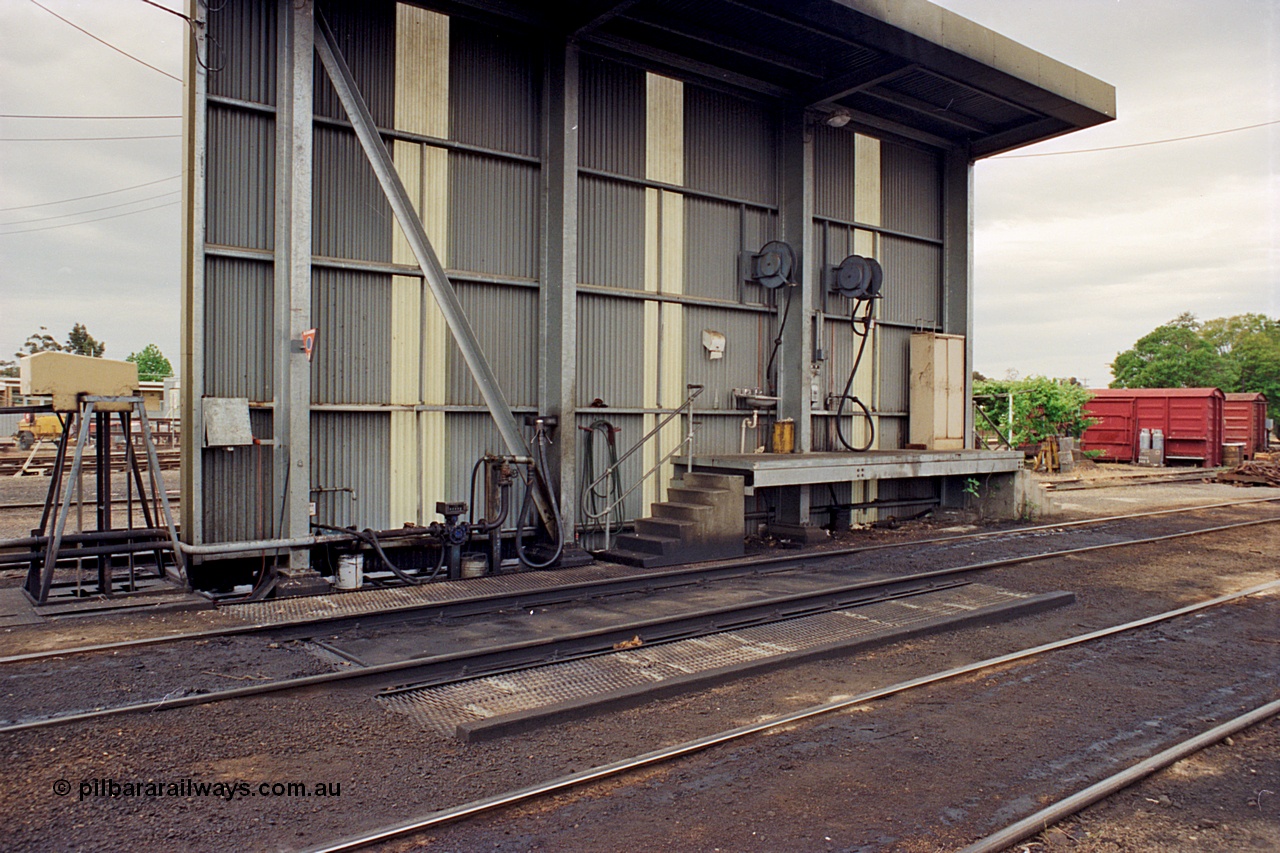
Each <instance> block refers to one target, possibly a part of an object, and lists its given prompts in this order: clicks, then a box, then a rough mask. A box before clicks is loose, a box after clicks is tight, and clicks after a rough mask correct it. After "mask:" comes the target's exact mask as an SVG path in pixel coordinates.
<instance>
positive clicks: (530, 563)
mask: <svg viewBox="0 0 1280 853" xmlns="http://www.w3.org/2000/svg"><path fill="white" fill-rule="evenodd" d="M548 441H549V439H548V438H547V428H546V425H545V424H544V423H543V421H542V419H541V418H539V419H538V420H537V421H536V422H535V424H534V428H533V457H532V458H533V464H532V465H530V466H529V467H530V471H529V482H528V484H527V485H526V487H525V490H524V500H522V501H521V502H520V514H519V515H518V516H517V517H516V556H517V557H519V558H520V563H521V564H522V565H523V566H525V567H526V568H530V569H546V568H550V567H551V566H553V565H555V562H556V561H557V560H559V559H560V554H561V552H563V551H564V521H563V519H561V518H560V504H559V503H558V502H557V501H556V495H555V491H554V490H553V489H552V488H551V484H550V483H549V482H548V481H547V477H546V470H547V450H546V446H547V442H548ZM534 489H541V490H542V496H543V498H544V499H545V500H546V502H547V506H549V507H551V515H552V519H553V522H554V524H555V528H556V529H555V531H554V533H555V542H556V547H555V551H554V552H553V553H552V555H551V556H550V557H549V558H548V559H546V560H543V561H541V562H538V561H536V560H531V559H529V556H528V555H527V554H525V550H524V536H525V530H526V528H527V526H528V521H529V515H530V514H531V511H532V510H533V490H534Z"/></svg>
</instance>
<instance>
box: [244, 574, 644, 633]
mask: <svg viewBox="0 0 1280 853" xmlns="http://www.w3.org/2000/svg"><path fill="white" fill-rule="evenodd" d="M636 574H637V570H636V569H634V568H631V567H629V566H612V567H610V568H602V567H601V566H598V565H597V566H584V567H582V568H577V569H558V570H556V571H554V572H522V573H515V574H509V575H497V576H492V577H483V578H474V579H471V580H465V581H443V582H440V583H428V584H422V585H421V586H402V587H394V588H391V589H369V590H357V591H355V592H339V593H332V594H329V595H311V596H300V597H297V598H282V599H276V600H271V601H253V602H248V603H245V604H229V605H225V606H223V607H222V608H220V612H223V613H226V614H228V615H230V616H235V617H236V618H238V619H243V620H244V621H246V622H249V623H251V624H255V625H276V624H279V623H283V622H296V621H305V620H311V619H332V618H334V617H336V616H361V615H363V614H366V613H383V612H386V611H387V610H389V609H393V608H404V607H419V606H422V605H428V604H447V603H449V602H453V601H466V600H468V599H472V598H479V597H482V596H486V595H509V594H511V593H513V592H541V591H542V590H545V589H553V588H555V587H558V586H563V585H566V584H572V583H579V582H583V581H591V580H601V579H611V578H624V577H634V576H635V575H636Z"/></svg>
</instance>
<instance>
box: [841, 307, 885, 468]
mask: <svg viewBox="0 0 1280 853" xmlns="http://www.w3.org/2000/svg"><path fill="white" fill-rule="evenodd" d="M864 302H865V303H866V306H867V307H866V310H865V311H864V312H863V313H862V316H858V309H859V308H861V307H862V305H863V303H864ZM875 306H876V303H875V300H874V299H859V300H858V301H857V302H855V303H854V304H853V310H852V311H851V312H849V325H850V327H852V329H853V333H854V334H855V335H857V336H858V338H859V339H860V340H859V342H858V354H857V355H856V356H854V358H853V367H852V368H850V370H849V380H848V381H847V382H845V383H844V391H843V392H841V394H840V403H839V405H838V406H837V407H836V437H837V438H838V439H840V443H841V444H843V445H844V447H845V449H846V450H851V451H853V452H854V453H865V452H867V451H868V450H870V449H871V446H872V445H873V444H875V443H876V422H875V419H874V418H873V417H872V415H871V410H870V409H869V408H867V404H866V403H864V402H862V401H861V400H859V399H858V398H857V397H856V396H850V395H849V391H850V390H851V389H852V388H853V378H854V376H856V375H857V373H858V365H860V364H861V363H862V353H863V352H864V351H865V350H866V348H867V338H869V337H871V329H872V326H873V321H872V319H871V315H872V314H874V313H875ZM859 326H861V327H862V331H858V327H859ZM845 403H853V404H854V405H855V406H857V407H858V408H860V409H861V410H862V417H863V418H865V419H866V421H867V443H866V444H864V445H862V446H861V447H854V446H853V445H852V444H850V443H849V440H848V439H847V438H845V436H844V428H843V427H842V426H841V418H842V417H844V407H845Z"/></svg>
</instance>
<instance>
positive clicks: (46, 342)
mask: <svg viewBox="0 0 1280 853" xmlns="http://www.w3.org/2000/svg"><path fill="white" fill-rule="evenodd" d="M62 351H63V346H62V344H60V343H58V342H57V341H56V340H55V339H54V337H53V335H51V334H49V328H48V327H47V326H41V327H40V331H38V332H36V333H35V334H34V335H28V336H27V339H26V341H24V342H23V344H22V349H20V350H18V351H17V352H15V353H14V355H16V356H17V357H18V358H22V357H23V356H24V355H35V354H36V353H38V352H62Z"/></svg>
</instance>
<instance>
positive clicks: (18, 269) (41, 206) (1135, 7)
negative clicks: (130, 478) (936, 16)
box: [0, 0, 1280, 386]
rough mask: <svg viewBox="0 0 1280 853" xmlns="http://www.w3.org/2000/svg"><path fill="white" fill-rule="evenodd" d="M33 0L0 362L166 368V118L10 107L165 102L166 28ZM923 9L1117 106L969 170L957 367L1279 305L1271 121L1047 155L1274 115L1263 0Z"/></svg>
mask: <svg viewBox="0 0 1280 853" xmlns="http://www.w3.org/2000/svg"><path fill="white" fill-rule="evenodd" d="M155 2H156V3H159V4H160V5H163V6H167V7H169V8H172V9H178V8H180V7H181V2H180V0H155ZM38 3H39V5H37V0H0V116H3V117H0V359H8V358H11V357H12V354H13V353H15V352H16V351H17V350H18V349H19V348H20V347H21V345H22V343H23V341H25V340H26V338H27V336H28V335H30V334H32V333H34V332H37V331H38V330H39V327H41V326H45V327H47V328H48V330H49V332H50V333H51V334H53V335H54V336H55V337H57V338H58V339H60V340H65V338H66V334H67V332H68V331H69V330H70V328H71V326H72V325H73V324H74V323H77V322H79V323H84V324H85V325H86V326H87V327H88V329H89V331H90V333H91V334H93V335H94V336H95V337H96V338H97V339H98V340H100V341H104V342H106V344H107V350H106V355H107V357H109V358H124V357H126V356H127V355H129V354H130V353H132V352H137V351H139V350H141V349H142V348H143V347H144V346H146V345H147V344H149V343H154V344H156V345H158V346H159V347H160V349H161V350H162V351H163V352H164V353H165V354H166V355H168V356H169V357H170V359H171V360H172V361H173V363H174V367H175V368H178V367H179V365H178V358H177V356H178V352H179V337H180V325H179V321H180V316H179V310H180V304H179V301H180V287H181V285H180V277H179V259H180V253H181V207H180V204H179V201H178V200H179V195H178V192H177V191H178V188H179V181H178V177H177V176H178V175H179V173H180V171H181V161H180V140H179V139H178V138H177V134H179V133H180V121H179V120H178V119H176V118H146V119H127V120H125V119H76V120H72V119H28V118H15V117H10V116H18V115H69V116H83V115H114V116H120V115H127V116H174V115H177V114H178V113H180V111H181V93H182V86H181V84H180V83H178V82H177V81H175V80H173V79H171V78H170V77H168V76H165V73H167V74H171V75H174V76H176V77H180V76H181V73H182V70H181V62H182V46H183V40H184V39H185V38H186V33H187V28H186V24H185V22H183V21H182V20H181V19H180V18H178V17H175V16H174V15H170V14H168V13H167V12H165V11H162V10H161V9H158V8H156V7H155V6H154V5H151V4H149V3H147V2H144V0H38ZM939 5H941V6H944V7H946V8H948V9H950V10H952V11H954V12H957V13H959V14H961V15H963V16H965V17H967V18H970V19H972V20H974V21H977V22H978V23H980V24H983V25H985V26H987V27H990V28H991V29H994V30H996V31H997V32H1000V33H1002V34H1003V35H1006V36H1009V37H1010V38H1013V39H1014V40H1016V41H1020V42H1022V43H1023V44H1025V45H1027V46H1028V47H1031V48H1033V49H1035V50H1038V51H1040V52H1041V53H1045V54H1047V55H1049V56H1051V57H1053V58H1054V59H1058V60H1060V61H1062V62H1065V63H1066V64H1068V65H1071V66H1073V67H1075V68H1078V69H1080V70H1081V71H1084V72H1086V73H1088V74H1091V75H1093V76H1094V77H1098V78H1100V79H1102V80H1104V81H1106V82H1108V83H1110V84H1112V85H1113V86H1115V88H1116V99H1117V113H1118V119H1117V120H1116V121H1114V122H1110V123H1108V124H1106V125H1102V126H1100V127H1096V128H1092V129H1089V130H1086V131H1082V132H1079V133H1075V134H1070V135H1068V136H1065V137H1062V138H1060V139H1057V140H1051V141H1048V142H1044V143H1040V144H1039V145H1036V146H1030V147H1027V148H1024V149H1020V150H1018V151H1016V152H1013V154H1015V155H1026V154H1037V155H1039V154H1052V156H1036V157H1025V156H1010V155H1004V156H999V157H994V158H989V159H986V160H982V161H980V162H979V163H978V164H977V165H976V167H975V178H974V185H975V204H974V208H975V217H976V219H975V228H974V255H975V257H974V270H975V283H974V292H975V321H974V353H975V364H974V367H975V369H977V370H979V371H981V372H982V373H984V374H986V375H988V376H993V377H1004V376H1006V375H1010V373H1011V372H1016V374H1017V375H1020V376H1031V375H1037V374H1038V375H1045V376H1059V377H1067V376H1074V377H1077V378H1079V379H1080V380H1082V381H1084V382H1086V384H1090V385H1093V386H1101V385H1105V384H1107V382H1109V381H1110V378H1111V374H1110V362H1111V361H1112V360H1113V359H1114V358H1115V355H1116V354H1117V353H1118V352H1121V351H1122V350H1124V349H1127V348H1128V347H1130V346H1132V344H1133V343H1134V342H1135V341H1136V340H1137V339H1138V338H1140V337H1141V336H1142V335H1144V334H1146V333H1147V332H1149V331H1151V330H1152V329H1153V328H1155V327H1156V326H1158V325H1160V324H1162V323H1165V322H1167V321H1169V320H1171V319H1173V318H1174V317H1176V316H1177V315H1179V314H1181V313H1182V312H1184V311H1190V312H1192V313H1194V314H1195V315H1196V316H1197V317H1200V318H1201V319H1209V318H1212V317H1221V316H1229V315H1232V314H1240V313H1246V312H1256V313H1264V314H1268V315H1269V316H1272V317H1280V236H1278V235H1280V168H1277V167H1278V166H1280V124H1271V125H1269V126H1266V127H1261V128H1256V129H1253V130H1242V131H1239V132H1234V133H1227V134H1221V135H1216V136H1208V137H1204V138H1201V139H1195V140H1189V141H1183V142H1169V143H1166V144H1156V145H1141V146H1140V147H1134V148H1122V149H1119V150H1112V151H1100V152H1090V153H1055V152H1067V151H1078V150H1079V149H1088V148H1103V147H1110V146H1119V145H1135V144H1138V143H1147V142H1152V141H1156V140H1163V139H1170V138H1173V137H1182V136H1193V135H1197V134H1203V133H1210V132H1214V131H1220V130H1226V129H1229V128H1237V127H1243V126H1246V125H1255V124H1261V123H1264V122H1275V121H1280V0H941V2H939ZM41 6H44V7H47V9H49V10H52V12H55V13H57V14H58V15H61V16H63V17H64V18H66V19H67V20H69V21H71V22H72V23H74V24H75V25H76V26H78V27H81V28H83V29H84V30H87V31H89V32H90V33H92V34H93V35H94V36H97V37H98V38H100V39H102V40H104V41H107V42H110V43H111V44H112V45H114V46H115V47H116V48H119V50H121V51H125V52H127V53H129V54H132V55H133V56H134V57H136V60H141V62H145V63H147V64H149V65H152V66H155V68H157V69H160V70H159V71H157V70H154V69H152V68H148V67H146V66H144V65H143V64H141V63H140V62H139V61H136V60H135V59H130V58H128V57H126V56H123V55H121V53H119V52H117V51H116V50H113V49H111V48H110V47H107V46H105V45H103V44H101V43H99V42H97V41H95V40H94V39H93V38H91V37H90V36H89V35H86V34H84V33H82V32H80V31H78V30H77V29H74V28H73V27H72V26H71V25H70V24H68V23H66V22H64V21H62V20H59V19H58V18H57V17H55V16H54V15H53V14H51V13H50V12H49V11H46V10H45V9H44V8H41ZM161 72H165V73H161ZM113 136H135V137H136V136H158V137H168V138H157V139H100V137H113ZM55 137H59V138H61V137H76V138H77V139H75V140H65V139H56V140H55V139H53V138H55ZM18 140H41V141H18ZM125 188H129V189H125ZM119 190H124V191H119ZM72 199H74V200H72ZM91 220H95V221H91Z"/></svg>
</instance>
